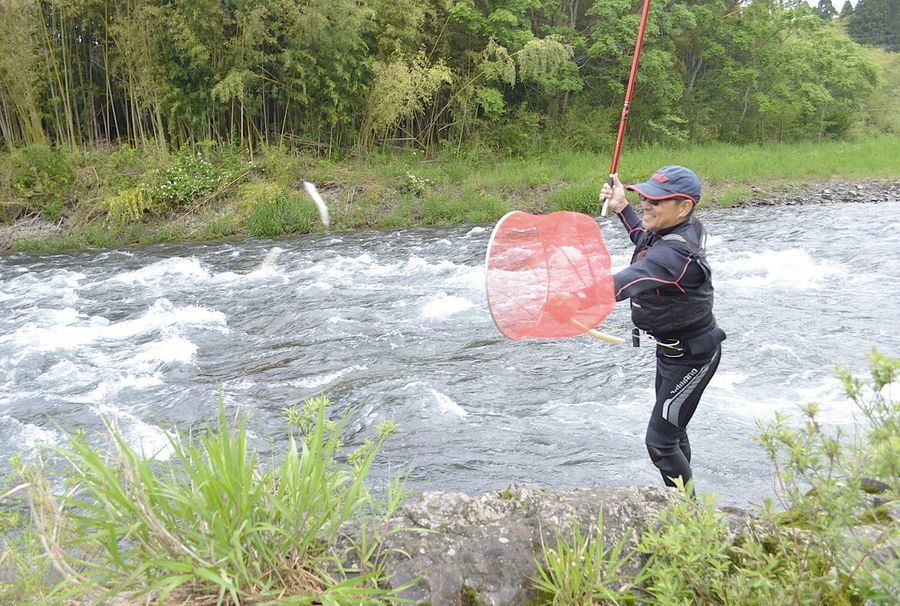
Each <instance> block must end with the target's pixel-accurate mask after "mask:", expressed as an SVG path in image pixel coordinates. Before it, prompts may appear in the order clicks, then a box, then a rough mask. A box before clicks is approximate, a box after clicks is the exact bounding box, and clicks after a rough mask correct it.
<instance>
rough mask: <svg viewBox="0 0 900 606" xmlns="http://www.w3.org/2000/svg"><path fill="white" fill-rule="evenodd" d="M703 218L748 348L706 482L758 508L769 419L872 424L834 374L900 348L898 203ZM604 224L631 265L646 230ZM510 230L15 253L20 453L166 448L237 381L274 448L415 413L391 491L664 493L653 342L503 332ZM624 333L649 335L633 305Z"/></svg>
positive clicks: (233, 392) (700, 469)
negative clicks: (496, 295)
mask: <svg viewBox="0 0 900 606" xmlns="http://www.w3.org/2000/svg"><path fill="white" fill-rule="evenodd" d="M700 217H701V218H702V220H703V222H704V224H705V225H706V227H707V230H708V231H709V233H710V240H709V249H708V257H709V260H710V263H711V265H712V268H713V280H714V285H715V289H716V308H715V311H716V316H717V318H718V320H719V323H720V325H721V326H722V327H723V328H724V329H725V331H726V332H727V333H728V339H727V340H726V341H725V343H724V344H723V354H722V362H721V365H720V367H719V371H718V373H717V374H716V376H715V377H714V379H713V380H712V382H711V384H710V386H709V388H708V389H707V391H706V394H705V395H704V397H703V399H702V400H701V403H700V406H699V408H698V410H697V413H696V414H695V416H694V419H693V421H692V422H691V425H690V428H689V434H690V436H691V445H692V449H693V455H694V456H693V459H694V463H693V466H694V473H695V477H696V481H697V483H698V487H699V488H700V489H701V490H705V491H714V492H716V493H717V494H718V495H719V497H720V501H721V502H724V503H728V504H734V505H746V504H748V503H753V502H759V501H760V500H762V499H764V498H766V497H769V496H773V495H774V494H775V487H774V483H773V474H772V467H771V464H770V463H769V462H768V460H767V458H766V455H765V453H764V452H763V450H762V448H761V447H760V446H759V445H758V443H757V441H756V439H755V436H756V435H757V434H758V433H759V430H758V429H757V423H758V422H762V423H765V422H766V421H768V420H770V419H771V418H772V417H773V416H774V415H775V413H776V412H778V411H781V412H784V413H786V414H790V415H792V417H793V418H795V419H797V418H799V409H798V405H799V404H802V403H806V402H811V401H815V402H817V403H819V405H820V407H821V411H822V412H821V420H822V421H823V422H824V423H825V424H827V425H831V426H844V427H847V428H852V426H853V424H854V413H855V412H856V409H855V407H854V406H853V404H852V403H851V402H850V401H849V400H848V399H847V398H846V397H845V396H844V395H843V394H842V391H841V386H840V383H839V381H838V380H837V379H836V377H835V374H834V371H833V366H834V365H835V364H836V363H841V364H843V365H844V366H846V367H848V368H850V369H851V370H852V371H853V372H855V373H857V374H859V375H865V374H866V373H867V371H868V361H867V356H868V355H869V353H870V352H871V350H872V348H873V347H878V348H879V349H880V350H881V351H882V352H884V353H886V354H888V355H892V356H894V357H900V303H898V300H900V253H898V251H900V218H898V217H900V202H898V201H890V202H887V203H881V204H851V203H848V204H842V205H827V206H805V207H796V206H795V207H776V208H768V209H762V208H754V209H750V208H747V209H732V210H705V211H701V212H700ZM602 227H603V232H604V236H605V239H606V243H607V245H608V247H609V249H610V253H611V255H612V259H613V269H614V270H616V269H618V268H621V267H624V266H625V265H626V264H627V263H628V260H629V258H630V252H631V245H630V243H629V242H628V240H627V238H626V236H625V233H624V230H622V229H621V227H620V226H619V225H618V222H617V221H615V222H603V223H602ZM491 228H492V226H490V225H488V226H465V227H455V228H447V229H407V230H398V231H388V232H384V231H358V232H351V233H334V234H317V235H308V236H302V237H296V238H286V239H278V240H246V241H222V242H214V243H199V244H198V243H191V244H171V245H158V246H150V247H142V248H128V249H121V250H112V251H102V252H98V251H82V252H70V253H58V254H20V253H16V254H6V255H3V256H0V460H2V461H6V460H8V459H9V457H11V456H12V455H14V454H17V453H19V454H21V455H23V456H25V457H29V456H33V454H34V453H35V452H36V449H37V448H38V446H39V445H40V444H64V443H65V437H64V432H67V431H68V432H71V431H75V430H78V429H84V430H86V431H87V432H88V434H89V435H91V436H99V433H100V430H101V427H102V425H101V417H102V416H111V415H115V416H116V417H117V418H118V421H119V424H120V425H121V428H122V430H123V432H124V435H125V437H126V439H127V440H129V441H130V442H131V443H132V444H133V445H135V446H136V447H139V448H143V449H144V451H145V452H146V453H149V454H155V455H156V456H157V457H160V458H165V457H166V456H167V455H168V451H167V449H166V441H165V439H164V433H163V432H164V430H165V429H166V428H170V427H172V426H175V427H178V428H179V429H181V430H187V429H190V428H193V427H202V426H205V424H206V423H208V422H209V421H211V420H212V419H213V418H214V416H215V413H216V410H217V401H218V398H219V394H220V393H221V394H222V396H223V397H224V401H225V404H226V406H227V408H228V409H229V410H234V408H235V407H240V408H241V409H242V410H243V411H244V412H245V413H246V414H247V415H248V416H249V423H250V430H251V432H252V435H253V438H254V442H255V445H256V447H257V448H258V449H260V450H261V451H262V452H263V453H264V454H265V455H266V456H276V455H277V454H278V452H279V450H280V449H281V447H283V446H284V444H285V436H286V432H287V430H288V426H287V424H286V422H285V419H284V414H283V409H284V408H285V407H287V406H291V405H293V404H298V403H300V402H302V401H304V400H305V399H307V398H310V397H312V396H316V395H319V394H325V395H328V396H329V397H330V399H331V401H332V403H333V408H332V411H331V414H332V416H334V417H339V416H341V415H344V414H346V415H349V423H348V427H347V436H346V439H347V442H348V444H349V445H350V446H353V445H358V444H360V443H362V441H363V440H365V439H366V438H369V437H373V436H374V435H375V434H376V425H377V424H378V423H379V422H381V421H383V420H386V419H393V420H395V421H396V422H397V424H398V432H397V433H396V434H395V435H394V436H393V437H392V438H390V439H389V440H388V441H387V442H386V443H385V446H384V449H383V451H382V454H381V455H380V457H379V459H378V460H377V462H376V464H375V467H374V469H373V472H372V475H371V478H370V480H371V483H372V485H373V486H374V487H375V488H376V489H378V488H379V487H383V486H384V485H385V484H386V483H387V481H388V480H389V479H390V478H391V477H392V476H393V475H395V474H396V473H398V472H403V473H405V474H407V487H408V489H409V490H410V491H420V490H453V491H462V492H467V493H470V494H478V493H481V492H484V491H487V490H491V489H498V488H502V487H504V486H506V485H508V484H510V483H513V482H529V483H536V484H539V485H542V486H546V487H550V488H555V489H567V488H572V487H578V486H584V487H586V486H596V485H623V484H659V483H660V482H661V480H660V478H659V475H658V473H657V471H656V469H655V468H654V467H653V466H652V464H651V463H650V460H649V458H648V456H647V453H646V449H645V446H644V431H645V429H646V425H647V419H648V415H649V412H650V410H651V408H652V402H653V391H652V386H653V376H654V374H653V373H654V356H653V348H652V347H649V346H647V344H646V343H645V344H644V346H643V347H640V348H633V347H631V346H630V345H629V344H628V343H626V344H625V345H621V346H611V345H608V344H605V343H602V342H600V341H596V340H594V339H591V338H590V337H586V336H585V337H576V338H571V339H560V340H525V341H518V342H515V341H510V340H507V339H505V338H504V337H503V336H502V335H501V334H500V333H499V332H498V330H497V329H496V328H495V326H494V325H493V322H492V320H491V317H490V313H489V312H488V310H487V305H486V299H485V292H484V256H485V249H486V246H487V241H488V238H489V236H490V231H491ZM273 249H274V252H273ZM607 325H608V326H609V327H610V328H609V330H608V332H610V333H613V334H618V335H620V336H626V335H627V333H628V331H629V330H630V326H631V325H630V321H629V315H628V308H627V304H625V303H620V304H619V305H618V306H617V307H616V309H615V311H614V312H613V314H612V315H611V316H610V318H609V319H608V320H607ZM798 422H799V421H798ZM92 439H98V440H99V439H100V438H99V437H96V438H92ZM2 465H3V466H0V469H7V467H5V463H4V464H2Z"/></svg>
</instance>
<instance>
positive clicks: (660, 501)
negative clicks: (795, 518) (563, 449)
mask: <svg viewBox="0 0 900 606" xmlns="http://www.w3.org/2000/svg"><path fill="white" fill-rule="evenodd" d="M674 496H675V493H674V491H672V490H670V489H666V488H663V487H649V486H647V487H600V488H591V489H576V490H572V491H568V492H557V491H553V490H547V489H543V488H540V487H537V486H533V485H512V486H509V487H508V488H505V489H504V490H500V491H497V492H491V493H487V494H484V495H481V496H477V497H473V496H469V495H465V494H460V493H443V492H425V493H423V494H422V496H421V498H420V500H418V501H417V502H414V503H411V504H409V505H407V506H406V507H405V508H404V509H402V510H401V511H400V512H399V513H398V515H396V516H395V517H394V518H392V519H390V520H388V522H387V523H386V525H385V527H384V529H383V531H384V535H383V536H384V544H383V547H384V550H385V551H384V552H385V553H387V554H388V555H387V559H386V575H387V580H388V584H389V585H390V586H391V587H392V588H394V589H400V590H401V591H400V595H401V596H402V597H403V598H406V599H409V600H411V601H412V602H413V603H417V604H430V605H431V606H448V605H460V604H485V605H494V606H502V605H520V604H526V603H528V601H529V600H530V599H532V598H533V593H534V589H533V587H532V585H533V581H534V578H535V577H536V575H537V566H538V562H539V561H541V562H543V556H542V554H543V552H544V548H545V546H546V547H547V548H549V547H553V546H555V544H556V539H557V537H558V536H561V537H563V538H564V539H565V540H567V541H570V540H571V538H572V525H573V523H574V524H577V525H578V527H579V529H580V531H581V533H582V534H583V535H587V533H588V532H589V531H590V529H591V527H592V526H594V525H596V524H597V522H598V515H599V514H600V512H601V510H602V523H603V537H602V538H603V541H604V544H605V545H606V546H608V547H612V546H614V545H616V544H617V543H618V542H619V541H620V540H624V541H625V544H626V551H629V550H630V549H632V548H634V547H635V546H636V545H637V541H638V540H639V538H640V535H641V533H642V532H643V531H644V529H646V528H647V526H648V525H649V524H650V523H651V522H652V521H653V520H654V519H655V517H656V516H657V515H658V513H659V512H660V510H661V509H662V508H663V507H664V506H665V505H666V504H667V503H668V502H669V499H671V498H673V497H674ZM722 511H723V513H724V515H725V516H726V519H727V520H728V524H729V528H730V529H731V531H732V532H734V533H735V534H737V533H739V532H741V531H743V529H744V528H746V525H747V523H748V522H749V520H750V519H751V516H750V515H749V514H748V513H746V512H743V511H741V510H737V509H733V508H732V509H728V510H722ZM643 564H644V560H643V558H642V557H641V556H640V555H634V556H633V557H632V558H631V559H630V560H629V562H628V563H627V565H626V566H625V568H624V570H622V571H621V572H622V573H623V574H624V575H625V576H627V577H633V576H634V575H635V574H636V573H637V572H638V571H639V570H640V568H641V567H642V566H643Z"/></svg>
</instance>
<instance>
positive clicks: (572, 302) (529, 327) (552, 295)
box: [485, 210, 616, 340]
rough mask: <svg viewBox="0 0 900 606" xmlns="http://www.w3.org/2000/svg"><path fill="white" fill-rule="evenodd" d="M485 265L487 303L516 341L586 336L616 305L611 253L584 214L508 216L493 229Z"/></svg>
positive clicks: (499, 322) (594, 225)
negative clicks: (530, 338) (532, 338)
mask: <svg viewBox="0 0 900 606" xmlns="http://www.w3.org/2000/svg"><path fill="white" fill-rule="evenodd" d="M485 267H486V282H487V300H488V307H489V308H490V310H491V315H492V316H493V318H494V323H495V324H496V325H497V328H499V329H500V332H501V333H503V334H504V335H505V336H507V337H509V338H510V339H516V340H518V339H525V338H527V337H537V338H545V339H553V338H561V337H574V336H577V335H582V334H584V333H586V332H587V331H588V330H590V329H592V328H595V327H596V326H597V325H598V324H600V323H601V322H602V321H603V320H604V319H606V317H607V316H608V315H609V314H610V312H611V311H612V309H613V306H614V305H615V303H616V300H615V294H614V292H613V279H612V274H611V273H610V260H609V251H608V250H606V244H604V242H603V235H602V234H601V233H600V227H599V226H598V225H597V222H596V221H594V219H593V218H591V217H589V216H588V215H585V214H581V213H574V212H568V211H561V212H555V213H550V214H549V215H543V216H542V215H531V214H528V213H525V212H522V211H518V210H515V211H512V212H511V213H508V214H506V215H505V216H504V217H503V218H502V219H500V221H499V222H498V223H497V225H496V226H495V227H494V232H493V233H492V234H491V240H490V242H489V243H488V249H487V261H486V263H485Z"/></svg>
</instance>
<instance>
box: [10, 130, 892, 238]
mask: <svg viewBox="0 0 900 606" xmlns="http://www.w3.org/2000/svg"><path fill="white" fill-rule="evenodd" d="M545 137H546V138H542V139H541V141H543V142H544V143H546V145H545V146H544V147H545V149H544V150H543V151H541V150H539V149H537V147H539V146H540V145H541V143H540V142H535V143H534V144H533V146H529V147H527V148H526V147H523V149H522V150H521V152H522V155H521V156H510V157H505V158H499V159H498V158H495V157H494V156H493V155H492V154H491V152H490V150H486V149H479V148H476V147H471V148H469V149H468V152H467V153H466V154H462V155H460V154H457V153H455V152H448V153H447V154H446V155H443V156H442V155H438V156H437V157H435V158H428V159H426V158H424V157H423V155H422V154H418V153H415V152H408V153H391V154H372V155H368V156H347V157H345V158H343V159H340V160H337V159H329V158H321V157H318V156H316V155H313V154H309V153H295V152H292V151H291V150H290V149H288V148H285V147H280V146H271V147H270V146H261V147H260V148H259V149H257V150H256V151H255V152H254V153H253V154H249V153H247V152H245V151H243V150H241V149H239V148H235V147H233V146H230V145H216V144H213V143H212V142H208V143H206V144H202V145H201V144H198V145H195V146H194V147H193V148H190V147H186V148H183V149H181V150H179V151H176V152H168V151H165V150H159V149H155V148H150V147H145V148H140V149H135V148H131V147H127V146H126V147H119V148H117V149H104V150H101V149H90V150H74V151H65V150H63V149H59V148H53V147H50V146H48V145H46V144H43V143H38V144H33V145H30V146H27V147H24V148H21V149H17V150H15V151H13V152H12V153H8V154H2V155H0V250H2V249H3V248H12V249H13V250H52V249H64V248H84V247H104V248H107V247H115V246H124V245H128V244H135V243H141V244H146V243H153V242H165V241H173V240H192V239H193V240H210V239H215V238H222V237H240V236H255V237H273V236H281V235H286V234H298V233H308V232H311V231H317V230H322V229H323V226H322V224H321V222H320V221H319V219H318V215H317V213H316V209H315V206H314V205H313V204H312V202H311V200H310V199H309V198H308V197H307V195H306V193H305V192H303V188H302V182H303V181H304V180H308V181H311V182H313V183H316V184H317V185H318V187H319V189H320V191H321V192H322V194H323V195H324V197H325V198H326V201H327V203H328V205H329V207H330V211H331V217H332V228H333V229H337V230H346V229H357V228H397V227H409V226H422V225H425V226H428V225H451V224H460V223H468V224H484V223H489V222H493V221H496V220H497V219H499V218H500V217H501V216H502V215H503V214H504V213H506V212H508V211H510V210H514V209H517V210H525V211H529V212H550V211H554V210H574V211H581V212H587V213H596V212H597V210H598V205H597V203H596V199H597V195H598V193H599V190H600V185H601V184H602V183H603V181H604V180H605V179H606V177H607V174H606V170H608V165H607V163H608V157H607V156H606V155H603V154H596V153H591V152H585V151H582V152H577V151H573V150H571V149H567V148H565V147H561V148H557V149H550V150H548V149H546V148H547V147H548V146H550V145H551V144H550V140H551V139H553V137H552V135H545ZM672 162H678V163H681V164H684V165H687V166H691V167H692V168H693V169H694V170H696V171H697V172H698V174H700V175H702V177H703V179H704V181H705V182H706V188H705V192H704V198H703V205H704V206H707V207H709V206H713V207H715V206H731V205H734V204H738V203H741V202H744V201H747V200H752V199H754V198H759V197H765V196H766V195H767V192H774V191H780V190H784V189H785V188H789V187H793V188H795V189H800V188H802V186H803V185H809V184H813V183H822V182H827V181H829V180H833V179H841V180H849V181H854V180H863V179H873V178H875V179H882V180H895V179H897V177H898V176H900V168H898V167H900V139H898V137H897V136H895V135H889V134H882V135H871V136H865V137H859V138H857V139H855V140H847V141H829V142H797V143H782V144H776V143H769V144H766V145H742V146H741V145H734V144H726V143H709V144H706V145H701V146H692V147H688V146H681V147H677V148H672V147H660V146H647V147H642V148H636V149H629V150H628V152H627V154H626V155H625V156H624V158H623V161H622V162H621V164H620V167H619V172H620V175H621V176H622V178H623V180H625V181H629V180H639V179H643V178H645V177H646V175H648V174H650V173H652V171H653V170H655V168H657V167H658V166H662V165H664V164H668V163H672ZM4 221H5V222H6V223H7V227H6V228H5V229H6V233H7V236H6V237H5V238H4V236H3V233H4V231H3V230H4V228H3V225H2V224H3V223H4Z"/></svg>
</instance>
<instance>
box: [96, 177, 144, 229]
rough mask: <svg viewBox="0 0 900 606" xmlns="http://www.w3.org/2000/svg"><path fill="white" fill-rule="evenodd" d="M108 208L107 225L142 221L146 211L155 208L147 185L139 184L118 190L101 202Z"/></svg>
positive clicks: (118, 225) (121, 224)
mask: <svg viewBox="0 0 900 606" xmlns="http://www.w3.org/2000/svg"><path fill="white" fill-rule="evenodd" d="M100 204H101V206H102V207H104V208H106V220H105V221H104V223H105V224H106V225H113V226H117V227H120V226H123V225H126V224H128V223H134V222H135V221H140V220H141V219H142V218H143V216H144V213H145V212H147V211H148V210H150V209H152V208H154V205H153V199H152V198H151V195H150V192H149V191H147V188H146V187H142V186H138V187H132V188H129V189H126V190H124V191H121V192H118V193H116V194H114V195H112V196H110V197H109V198H106V199H105V200H103V201H102V202H101V203H100Z"/></svg>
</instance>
